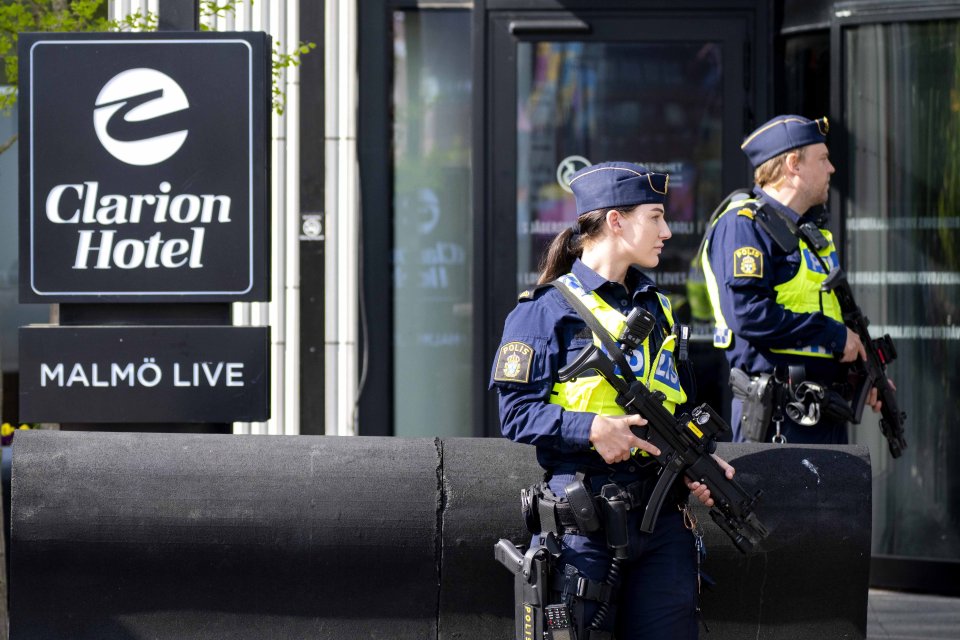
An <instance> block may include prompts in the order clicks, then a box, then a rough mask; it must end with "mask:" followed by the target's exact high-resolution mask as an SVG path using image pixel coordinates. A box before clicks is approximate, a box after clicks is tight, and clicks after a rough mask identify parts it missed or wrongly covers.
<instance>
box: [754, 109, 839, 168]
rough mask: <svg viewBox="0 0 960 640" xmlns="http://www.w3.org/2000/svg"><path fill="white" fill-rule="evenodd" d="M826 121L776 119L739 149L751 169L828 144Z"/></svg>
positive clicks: (793, 117) (765, 125) (799, 118)
mask: <svg viewBox="0 0 960 640" xmlns="http://www.w3.org/2000/svg"><path fill="white" fill-rule="evenodd" d="M829 130H830V123H829V122H828V121H827V119H826V118H825V117H824V118H820V119H819V120H810V119H808V118H804V117H803V116H790V115H788V116H777V117H776V118H774V119H773V120H770V121H769V122H767V123H765V124H762V125H760V127H758V128H757V130H756V131H754V132H753V133H751V134H750V135H749V136H747V138H746V139H745V140H744V141H743V144H742V145H740V148H741V149H743V152H744V153H746V154H747V157H748V158H750V162H751V164H753V166H754V167H759V166H760V165H762V164H763V163H764V162H766V161H767V160H769V159H770V158H775V157H777V156H778V155H780V154H781V153H785V152H787V151H790V150H792V149H798V148H800V147H805V146H807V145H808V144H817V143H818V142H824V143H825V142H826V141H827V132H828V131H829Z"/></svg>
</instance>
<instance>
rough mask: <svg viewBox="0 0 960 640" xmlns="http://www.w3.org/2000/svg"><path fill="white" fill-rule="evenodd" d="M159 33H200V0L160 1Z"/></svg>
mask: <svg viewBox="0 0 960 640" xmlns="http://www.w3.org/2000/svg"><path fill="white" fill-rule="evenodd" d="M157 6H158V8H159V13H160V16H159V18H160V19H159V22H158V23H157V29H158V30H159V31H199V30H200V0H160V1H159V4H158V5H157Z"/></svg>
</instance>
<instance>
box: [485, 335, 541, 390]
mask: <svg viewBox="0 0 960 640" xmlns="http://www.w3.org/2000/svg"><path fill="white" fill-rule="evenodd" d="M532 365H533V347H531V346H530V345H528V344H525V343H523V342H508V343H507V344H505V345H503V346H502V347H500V351H499V353H497V366H496V371H495V373H494V374H493V379H494V381H496V382H529V381H530V367H531V366H532Z"/></svg>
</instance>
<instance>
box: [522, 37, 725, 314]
mask: <svg viewBox="0 0 960 640" xmlns="http://www.w3.org/2000/svg"><path fill="white" fill-rule="evenodd" d="M721 53H722V49H721V45H720V44H719V43H712V42H669V43H662V42H661V43H656V42H649V43H637V42H521V43H519V44H518V47H517V71H518V73H517V77H518V101H519V103H518V109H517V130H518V132H517V155H518V157H517V167H518V174H517V222H518V228H517V239H518V244H517V252H518V260H517V289H518V290H522V289H525V288H527V287H529V286H530V285H532V284H533V283H535V282H536V277H537V273H538V270H537V266H538V261H539V258H540V255H541V253H542V251H543V249H544V247H545V246H546V245H547V244H548V243H549V241H550V240H551V239H552V238H553V236H554V235H555V234H556V233H557V232H558V231H561V230H562V229H563V228H564V227H566V226H569V225H570V224H572V222H573V221H574V220H575V219H576V211H575V206H574V200H573V197H572V196H571V195H570V193H569V191H568V189H569V187H567V186H566V182H565V181H566V179H567V178H568V177H569V175H570V174H572V173H573V172H574V171H576V170H577V169H580V168H582V167H583V166H585V165H586V164H594V163H597V162H603V161H606V160H626V161H631V162H637V163H639V164H643V165H646V166H647V167H649V168H651V169H653V170H655V171H660V172H665V173H669V174H670V193H669V196H668V199H667V218H668V221H669V223H670V228H671V231H672V232H673V238H672V239H671V240H670V250H669V251H668V252H667V253H665V254H664V256H663V260H662V262H661V265H660V267H659V268H658V269H657V271H656V273H655V274H652V275H654V277H655V278H656V279H657V282H658V284H660V285H661V286H663V287H665V288H667V289H668V290H670V291H671V292H673V293H675V294H679V292H682V291H683V290H684V284H685V282H686V278H687V273H688V271H689V263H690V260H691V258H692V257H693V255H694V253H695V252H696V249H697V246H698V245H699V242H700V238H701V235H702V231H703V225H704V223H705V220H706V218H707V217H708V216H709V214H710V212H711V211H712V210H713V207H714V206H715V205H716V203H717V202H719V201H720V199H721V197H722V195H723V194H722V193H721V192H720V191H721V175H720V168H721V166H720V156H721V133H722V102H723V100H722V97H723V94H722V90H723V87H722V82H721V80H722V59H721V58H722V56H721ZM671 297H672V298H674V309H675V311H676V312H677V313H678V315H679V316H680V318H681V319H684V320H685V319H687V317H688V310H687V308H686V305H685V300H684V299H683V297H682V296H679V295H673V296H671Z"/></svg>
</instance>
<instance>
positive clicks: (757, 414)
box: [730, 368, 777, 442]
mask: <svg viewBox="0 0 960 640" xmlns="http://www.w3.org/2000/svg"><path fill="white" fill-rule="evenodd" d="M776 384H777V382H776V380H775V379H774V377H773V376H772V375H770V374H769V373H761V374H760V375H759V376H753V377H751V376H750V375H749V374H747V372H746V371H743V370H742V369H736V368H732V369H730V387H731V389H733V395H734V396H736V397H737V398H739V399H740V400H742V401H743V413H742V415H741V416H740V433H741V434H742V435H743V438H744V439H745V440H748V441H750V442H762V441H763V439H764V436H766V433H767V427H769V426H770V419H771V418H772V417H773V400H774V398H773V396H774V391H775V388H774V387H775V385H776Z"/></svg>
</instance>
